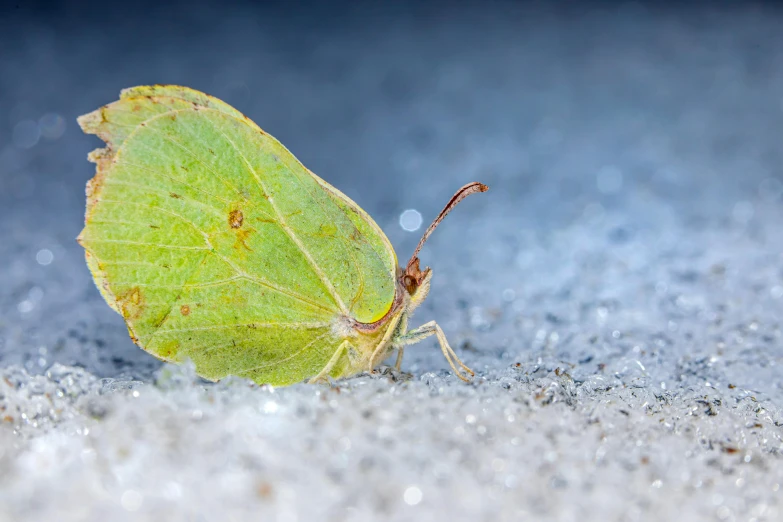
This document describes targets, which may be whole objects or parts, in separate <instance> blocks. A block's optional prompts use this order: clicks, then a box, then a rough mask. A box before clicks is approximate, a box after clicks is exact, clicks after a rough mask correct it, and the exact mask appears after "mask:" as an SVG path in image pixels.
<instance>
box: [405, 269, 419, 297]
mask: <svg viewBox="0 0 783 522" xmlns="http://www.w3.org/2000/svg"><path fill="white" fill-rule="evenodd" d="M402 284H403V286H404V287H405V289H406V290H407V291H408V293H409V294H413V292H415V291H416V287H417V286H418V285H417V284H416V279H414V278H413V276H411V275H407V274H406V275H405V276H403V278H402Z"/></svg>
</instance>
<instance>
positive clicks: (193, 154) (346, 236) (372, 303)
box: [78, 85, 487, 385]
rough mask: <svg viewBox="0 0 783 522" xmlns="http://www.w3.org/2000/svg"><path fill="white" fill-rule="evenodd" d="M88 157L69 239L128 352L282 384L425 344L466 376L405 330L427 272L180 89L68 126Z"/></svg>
mask: <svg viewBox="0 0 783 522" xmlns="http://www.w3.org/2000/svg"><path fill="white" fill-rule="evenodd" d="M79 125H81V127H82V129H83V130H84V132H86V133H88V134H96V135H98V136H99V137H100V138H101V139H102V140H103V141H105V142H106V145H107V146H106V148H104V149H98V150H95V151H93V152H92V153H91V154H90V156H89V159H90V160H91V161H93V162H94V163H96V164H97V172H96V174H95V177H94V178H93V179H92V180H90V182H89V183H88V184H87V211H86V216H85V227H84V230H83V231H82V233H81V234H80V235H79V238H78V241H79V243H80V244H81V245H82V246H83V247H84V249H85V251H86V257H87V264H88V265H89V268H90V271H91V272H92V275H93V278H94V279H95V283H96V284H97V286H98V288H99V289H100V291H101V294H102V295H103V297H104V299H106V302H107V303H109V306H111V307H112V308H113V309H114V310H115V311H117V312H118V313H119V314H121V315H122V317H123V318H124V319H125V322H126V324H127V326H128V331H129V332H130V335H131V338H132V339H133V341H134V342H135V343H136V344H138V345H139V346H141V347H142V348H144V349H145V350H147V351H148V352H150V353H152V354H153V355H155V356H156V357H159V358H160V359H164V360H166V361H175V362H179V361H182V360H184V359H185V358H188V357H189V358H191V359H192V360H193V361H194V363H195V366H196V371H197V372H198V374H199V375H201V376H203V377H205V378H207V379H213V380H216V379H220V378H222V377H225V376H227V375H239V376H242V377H248V378H250V379H253V380H254V381H256V382H258V383H269V384H274V385H287V384H291V383H295V382H299V381H301V380H303V379H306V378H310V380H311V382H313V381H321V380H327V379H328V378H329V377H332V378H339V377H348V376H350V375H354V374H356V373H359V372H362V371H366V370H369V371H372V370H373V368H374V367H375V366H376V364H379V363H380V362H381V361H382V360H383V359H385V358H386V357H387V356H389V355H390V354H391V353H392V351H393V350H395V349H396V350H397V351H398V355H397V368H398V369H399V367H400V363H401V361H402V354H403V349H404V347H405V346H406V345H408V344H412V343H415V342H417V341H420V340H422V339H424V338H426V337H429V336H430V335H432V334H435V335H436V336H437V338H438V342H439V343H440V347H441V349H442V350H443V354H444V355H445V356H446V359H447V360H448V362H449V364H450V365H451V368H452V369H453V370H454V372H455V373H456V375H458V376H459V377H460V378H461V379H463V380H467V376H472V375H473V372H472V371H471V370H470V369H469V368H468V367H467V366H465V365H464V364H462V362H461V361H460V360H459V358H458V357H457V355H456V354H455V353H454V351H453V350H452V349H451V347H450V346H449V343H448V341H447V340H446V336H445V335H444V334H443V331H442V330H441V328H440V327H439V326H438V325H437V324H436V323H435V322H434V321H432V322H429V323H427V324H425V325H423V326H421V327H419V328H416V329H413V330H410V331H409V330H408V319H409V317H410V315H411V313H412V312H413V311H414V310H415V309H416V307H417V306H419V305H420V304H421V303H422V301H423V300H424V298H425V297H426V296H427V293H428V292H429V288H430V279H431V277H432V272H431V271H430V269H429V268H426V269H425V270H423V271H422V270H420V268H419V258H418V254H419V250H420V249H421V247H422V245H423V244H424V242H425V241H426V240H427V237H429V235H430V234H431V233H432V231H433V230H434V229H435V227H436V226H437V225H438V223H440V221H441V220H442V219H443V217H444V216H445V215H446V214H447V213H448V212H449V211H450V210H451V209H452V208H453V207H454V206H455V205H456V204H457V203H459V201H460V200H462V199H463V198H465V197H466V196H468V195H470V194H473V193H475V192H484V191H485V190H487V187H486V186H485V185H482V184H480V183H470V184H468V185H465V186H464V187H462V188H461V189H460V190H459V191H458V192H457V193H456V194H455V195H454V197H452V199H451V201H449V203H448V205H446V207H445V208H444V209H443V211H442V212H441V213H440V215H439V216H438V217H437V218H436V219H435V221H434V222H433V223H432V225H430V227H429V228H428V229H427V231H426V232H425V233H424V236H423V237H422V239H421V241H420V242H419V245H418V246H417V247H416V250H415V251H414V253H413V256H412V257H411V260H410V261H409V262H408V264H407V265H406V267H405V269H404V270H403V269H402V268H400V267H398V265H397V256H396V254H395V253H394V249H393V248H392V246H391V243H390V242H389V240H388V239H387V238H386V236H385V235H384V233H383V232H382V231H381V229H380V228H379V227H378V225H376V224H375V222H374V221H373V220H372V218H370V216H368V215H367V214H366V213H365V212H364V211H363V210H362V209H361V208H359V206H358V205H357V204H356V203H354V202H353V201H351V200H350V199H349V198H347V197H346V196H345V195H344V194H342V193H341V192H340V191H339V190H337V189H336V188H334V187H332V186H331V185H329V184H328V183H326V182H325V181H324V180H322V179H321V178H319V177H318V176H316V175H315V174H313V173H312V172H310V171H309V170H307V169H306V168H305V167H304V166H303V165H302V164H301V163H299V161H298V160H297V159H296V158H295V157H294V156H293V155H292V154H291V153H290V152H288V150H287V149H286V148H285V147H283V145H281V144H280V143H279V142H278V141H277V140H275V139H274V138H273V137H272V136H270V135H268V134H266V133H265V132H264V131H262V130H261V129H260V128H258V126H256V125H255V124H254V123H253V122H252V121H250V120H249V119H248V118H247V117H245V116H243V115H242V114H241V113H240V112H238V111H237V110H236V109H234V108H233V107H231V106H229V105H227V104H226V103H223V102H222V101H220V100H218V99H216V98H213V97H210V96H208V95H206V94H203V93H201V92H198V91H194V90H192V89H188V88H186V87H178V86H170V85H155V86H142V87H134V88H131V89H126V90H124V91H122V93H121V95H120V99H119V100H118V101H116V102H114V103H111V104H109V105H106V106H105V107H101V108H100V109H98V110H96V111H94V112H91V113H89V114H86V115H84V116H82V117H80V118H79Z"/></svg>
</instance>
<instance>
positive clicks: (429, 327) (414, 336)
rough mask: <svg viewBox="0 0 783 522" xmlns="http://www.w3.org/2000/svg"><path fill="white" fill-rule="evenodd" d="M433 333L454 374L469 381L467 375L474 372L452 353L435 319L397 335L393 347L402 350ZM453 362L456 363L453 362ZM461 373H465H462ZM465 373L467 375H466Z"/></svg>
mask: <svg viewBox="0 0 783 522" xmlns="http://www.w3.org/2000/svg"><path fill="white" fill-rule="evenodd" d="M433 334H434V335H435V336H436V337H437V338H438V344H440V349H441V351H442V352H443V356H444V357H446V360H447V361H448V362H449V366H451V369H452V370H453V371H454V374H455V375H456V376H457V377H459V378H460V379H462V380H463V381H466V382H467V381H469V380H470V379H469V377H473V376H474V375H475V373H473V370H471V369H470V368H468V367H467V366H465V364H463V362H462V361H460V359H459V357H457V354H456V353H454V350H453V349H452V348H451V346H449V341H448V340H447V339H446V334H444V333H443V330H442V329H441V327H440V326H439V325H438V323H436V322H435V321H430V322H429V323H426V324H423V325H421V326H419V327H418V328H414V329H413V330H410V331H409V332H407V333H405V334H404V335H401V336H399V337H397V338H396V339H395V340H394V345H395V347H397V348H399V349H400V350H402V347H403V346H405V345H408V344H414V343H417V342H419V341H421V340H424V339H426V338H427V337H430V336H431V335H433ZM455 362H456V363H457V364H454V363H455ZM457 365H459V366H460V367H461V368H462V370H463V371H460V370H458V369H457ZM463 373H464V374H465V375H463ZM466 375H467V376H469V377H466Z"/></svg>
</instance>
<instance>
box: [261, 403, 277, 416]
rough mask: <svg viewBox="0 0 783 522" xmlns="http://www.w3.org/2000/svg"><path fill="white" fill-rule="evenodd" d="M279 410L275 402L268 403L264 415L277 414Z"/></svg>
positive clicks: (265, 404)
mask: <svg viewBox="0 0 783 522" xmlns="http://www.w3.org/2000/svg"><path fill="white" fill-rule="evenodd" d="M277 409H278V406H277V403H276V402H275V401H267V402H265V403H264V413H276V412H277Z"/></svg>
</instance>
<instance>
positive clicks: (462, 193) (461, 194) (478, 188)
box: [405, 181, 489, 273]
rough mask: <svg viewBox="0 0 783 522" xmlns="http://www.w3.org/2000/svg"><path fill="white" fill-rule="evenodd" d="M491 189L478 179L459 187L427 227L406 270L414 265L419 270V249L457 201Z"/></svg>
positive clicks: (407, 271)
mask: <svg viewBox="0 0 783 522" xmlns="http://www.w3.org/2000/svg"><path fill="white" fill-rule="evenodd" d="M487 190H489V187H488V186H486V185H484V184H483V183H479V182H478V181H474V182H473V183H468V184H467V185H465V186H464V187H462V188H461V189H459V190H458V191H457V192H456V193H455V194H454V195H453V196H452V197H451V199H450V200H449V202H448V203H446V206H445V207H443V210H441V211H440V214H438V217H436V218H435V220H434V221H433V222H432V224H431V225H430V226H429V227H428V228H427V230H426V231H425V232H424V235H423V236H422V237H421V239H420V240H419V244H418V245H416V250H414V251H413V255H412V256H411V259H410V261H408V265H407V266H406V267H405V272H406V273H410V272H411V268H412V267H413V265H414V264H415V265H416V272H418V264H419V257H418V256H419V251H420V250H421V247H423V246H424V243H426V242H427V239H428V238H429V237H430V234H432V232H433V231H434V230H435V229H436V228H438V225H440V222H441V221H443V218H445V217H446V215H447V214H448V213H449V212H451V209H453V208H454V207H456V206H457V203H459V202H460V201H462V200H463V199H465V198H466V197H468V196H470V195H471V194H475V193H477V192H486V191H487Z"/></svg>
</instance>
